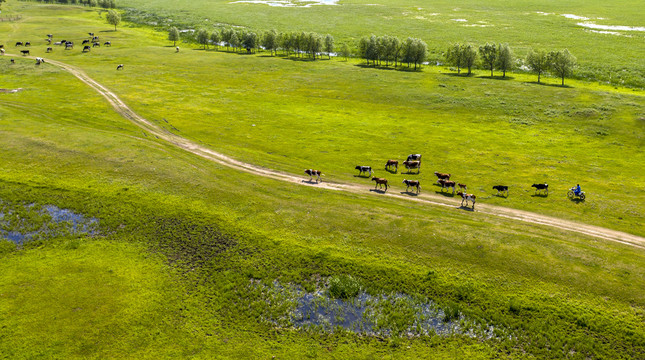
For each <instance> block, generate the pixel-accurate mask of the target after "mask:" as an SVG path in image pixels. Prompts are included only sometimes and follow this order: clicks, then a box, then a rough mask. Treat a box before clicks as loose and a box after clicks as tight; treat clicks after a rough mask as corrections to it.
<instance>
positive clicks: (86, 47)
mask: <svg viewBox="0 0 645 360" xmlns="http://www.w3.org/2000/svg"><path fill="white" fill-rule="evenodd" d="M86 50H87V51H90V50H92V47H91V46H89V45H85V46H84V47H83V52H85V51H86Z"/></svg>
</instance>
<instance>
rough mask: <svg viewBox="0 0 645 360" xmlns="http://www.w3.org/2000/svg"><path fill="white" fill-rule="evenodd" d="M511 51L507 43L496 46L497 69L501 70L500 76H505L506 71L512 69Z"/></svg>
mask: <svg viewBox="0 0 645 360" xmlns="http://www.w3.org/2000/svg"><path fill="white" fill-rule="evenodd" d="M514 60H515V59H514V58H513V51H511V48H510V47H509V46H508V44H499V45H498V46H497V64H496V66H497V69H498V70H502V71H503V75H502V77H506V71H510V70H512V69H513V61H514Z"/></svg>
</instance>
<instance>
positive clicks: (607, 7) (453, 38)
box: [119, 0, 645, 88]
mask: <svg viewBox="0 0 645 360" xmlns="http://www.w3.org/2000/svg"><path fill="white" fill-rule="evenodd" d="M291 3H293V4H298V2H297V1H292V2H291ZM119 6H123V7H126V8H133V9H135V10H134V11H131V12H133V14H131V18H133V19H137V20H138V21H141V22H146V23H151V24H155V25H164V26H169V25H173V24H174V25H179V26H180V27H182V26H183V27H186V28H193V27H207V28H213V27H221V26H225V25H235V26H244V27H248V28H250V29H254V30H270V29H277V30H279V31H285V32H286V31H314V32H318V33H322V34H325V33H329V34H332V35H333V36H334V37H335V38H336V39H337V42H339V43H342V42H348V43H350V44H352V45H353V46H356V43H357V42H358V39H360V38H361V37H362V36H369V35H371V34H376V35H394V36H399V37H401V38H406V37H408V36H411V37H417V38H421V39H423V40H424V41H426V42H427V43H428V47H429V49H430V58H431V59H433V60H434V59H437V60H438V59H441V54H442V53H443V52H444V51H445V50H446V48H447V47H448V45H449V44H450V43H454V42H460V43H461V42H472V43H475V44H483V43H486V42H501V43H508V44H509V45H510V46H511V48H513V49H514V50H515V51H516V53H517V54H518V55H519V56H521V57H524V56H525V55H526V53H527V52H528V50H529V49H530V48H538V49H563V48H568V49H569V50H570V51H571V52H572V53H573V54H574V55H575V56H577V57H578V60H579V63H580V65H581V66H580V67H581V69H580V71H579V72H578V75H579V76H583V77H590V78H595V79H599V80H603V81H612V82H614V83H617V84H620V83H622V82H627V83H628V84H630V85H631V86H638V87H641V88H642V87H643V86H644V85H645V83H644V82H643V78H644V77H645V68H644V67H643V66H644V65H643V63H642V61H641V59H642V58H643V57H644V56H645V50H643V47H642V42H643V39H644V37H645V33H643V32H639V31H621V32H619V33H620V35H614V34H605V33H595V32H591V31H589V30H588V29H585V28H583V27H580V26H578V25H576V24H577V23H579V22H581V21H582V20H576V19H569V18H565V17H563V16H562V15H564V14H572V15H577V16H583V17H586V18H589V19H590V20H589V21H592V22H594V23H596V24H600V25H623V26H641V27H642V26H643V16H642V14H643V10H644V9H643V5H642V4H640V3H638V2H633V1H624V0H621V1H612V2H611V3H607V2H603V1H584V0H576V1H566V2H552V1H550V2H546V1H541V2H540V1H532V0H521V1H514V2H512V3H509V2H507V1H485V2H483V1H465V2H459V3H458V4H455V3H454V2H452V1H432V2H431V3H429V2H419V1H409V0H388V1H371V0H341V1H339V2H338V5H336V6H311V7H301V6H295V7H278V6H268V5H264V4H252V3H242V2H236V1H229V0H216V1H212V0H209V1H170V0H153V1H148V0H145V1H143V0H122V1H120V2H119ZM141 11H142V12H143V13H144V14H140V13H139V12H141ZM539 12H541V13H548V14H549V15H544V14H540V13H539ZM169 19H170V20H172V21H168V20H169ZM455 20H462V21H455ZM463 20H465V21H463Z"/></svg>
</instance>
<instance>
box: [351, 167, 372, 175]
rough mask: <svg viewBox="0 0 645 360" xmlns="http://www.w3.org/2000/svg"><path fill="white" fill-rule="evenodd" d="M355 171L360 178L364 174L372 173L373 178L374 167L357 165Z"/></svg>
mask: <svg viewBox="0 0 645 360" xmlns="http://www.w3.org/2000/svg"><path fill="white" fill-rule="evenodd" d="M354 169H356V170H358V176H361V174H363V173H370V176H372V167H371V166H360V165H356V167H355V168H354Z"/></svg>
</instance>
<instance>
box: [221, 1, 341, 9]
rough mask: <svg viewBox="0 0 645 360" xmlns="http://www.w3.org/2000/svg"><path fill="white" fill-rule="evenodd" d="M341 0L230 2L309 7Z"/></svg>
mask: <svg viewBox="0 0 645 360" xmlns="http://www.w3.org/2000/svg"><path fill="white" fill-rule="evenodd" d="M338 1H339V0H293V1H292V0H239V1H233V2H231V3H230V4H240V3H247V4H265V5H269V6H277V7H303V8H308V7H312V6H316V5H338Z"/></svg>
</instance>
